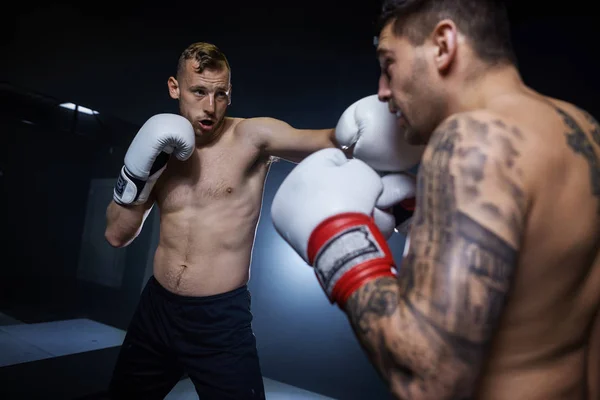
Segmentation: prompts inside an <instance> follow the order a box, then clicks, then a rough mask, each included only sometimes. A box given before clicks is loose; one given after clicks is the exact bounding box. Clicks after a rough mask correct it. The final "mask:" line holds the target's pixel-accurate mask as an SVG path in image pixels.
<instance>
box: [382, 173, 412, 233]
mask: <svg viewBox="0 0 600 400" xmlns="http://www.w3.org/2000/svg"><path fill="white" fill-rule="evenodd" d="M381 182H382V183H383V192H382V194H381V196H379V198H378V199H377V203H376V208H375V210H374V213H373V217H374V218H375V223H376V224H377V226H378V227H379V230H380V231H381V233H382V234H383V236H384V237H385V238H386V239H389V238H390V237H391V236H392V234H393V233H394V230H398V231H400V232H402V233H404V234H406V233H407V231H408V227H409V225H410V221H411V220H412V216H413V214H414V210H415V194H416V184H415V178H414V177H413V176H410V175H408V174H404V173H395V174H388V175H385V176H384V177H383V178H381Z"/></svg>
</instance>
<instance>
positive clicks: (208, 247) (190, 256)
mask: <svg viewBox="0 0 600 400" xmlns="http://www.w3.org/2000/svg"><path fill="white" fill-rule="evenodd" d="M224 203H227V201H225V202H217V203H213V204H212V207H203V208H201V209H198V207H185V208H183V209H180V210H178V211H174V212H166V213H163V212H161V219H160V240H159V244H158V248H157V250H156V253H155V256H154V276H155V278H156V279H157V280H158V281H159V283H160V284H161V285H162V286H164V287H165V288H166V289H167V290H169V291H171V292H173V293H176V294H179V295H182V296H210V295H215V294H220V293H225V292H228V291H231V290H234V289H237V288H239V287H241V286H243V285H244V284H246V283H247V282H248V279H249V277H250V261H251V254H252V245H253V242H254V232H255V230H256V224H257V222H258V215H259V211H255V212H252V207H249V205H248V204H246V205H245V207H242V208H245V209H246V210H245V211H246V212H244V210H237V212H236V210H235V207H229V206H228V205H227V204H224ZM257 208H258V207H257ZM240 211H241V212H240Z"/></svg>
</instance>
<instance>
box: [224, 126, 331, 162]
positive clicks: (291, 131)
mask: <svg viewBox="0 0 600 400" xmlns="http://www.w3.org/2000/svg"><path fill="white" fill-rule="evenodd" d="M236 132H237V133H238V135H239V136H240V137H242V138H245V139H246V140H249V141H251V142H252V144H253V145H255V146H256V147H258V148H260V149H261V150H262V151H263V152H264V153H266V154H268V155H271V156H275V157H280V158H284V159H292V160H299V159H302V158H303V157H305V156H306V155H308V154H310V153H312V152H314V151H317V150H320V149H322V148H326V147H333V142H332V136H333V134H332V132H333V129H320V130H310V129H296V128H294V127H293V126H291V125H290V124H288V123H287V122H284V121H281V120H278V119H275V118H251V119H247V120H245V121H243V122H241V123H240V124H238V126H237V127H236Z"/></svg>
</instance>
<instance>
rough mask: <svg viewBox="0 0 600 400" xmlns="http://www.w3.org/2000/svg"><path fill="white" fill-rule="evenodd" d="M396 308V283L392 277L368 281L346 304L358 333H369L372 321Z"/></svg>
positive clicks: (390, 313) (391, 312)
mask: <svg viewBox="0 0 600 400" xmlns="http://www.w3.org/2000/svg"><path fill="white" fill-rule="evenodd" d="M397 309H398V284H397V283H396V280H395V279H393V278H381V279H377V280H374V281H371V282H369V283H368V284H366V285H365V286H363V287H362V288H361V290H359V291H357V292H356V293H355V295H354V296H352V297H351V298H350V299H349V300H348V303H347V304H346V312H347V313H348V316H349V318H350V321H351V322H352V326H353V327H355V329H356V330H357V333H359V334H360V335H366V334H369V333H370V331H371V330H372V328H373V322H374V321H375V322H376V321H377V320H378V319H380V318H383V317H389V316H390V315H393V314H394V313H395V312H396V311H397Z"/></svg>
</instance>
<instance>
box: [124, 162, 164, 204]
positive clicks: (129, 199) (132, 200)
mask: <svg viewBox="0 0 600 400" xmlns="http://www.w3.org/2000/svg"><path fill="white" fill-rule="evenodd" d="M165 168H166V166H165V167H163V168H161V169H159V170H158V171H156V172H155V173H154V174H153V175H150V176H149V177H148V179H147V180H143V179H140V178H136V177H135V176H133V174H131V172H129V171H128V170H127V167H126V166H123V167H122V168H121V173H120V174H119V178H118V179H117V183H116V184H115V188H114V190H113V199H114V200H115V203H117V204H122V205H125V204H127V205H135V204H144V203H145V202H146V201H148V197H150V192H151V191H152V188H153V187H154V185H155V184H156V181H157V180H158V177H159V176H160V175H161V174H162V172H163V171H164V170H165Z"/></svg>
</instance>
